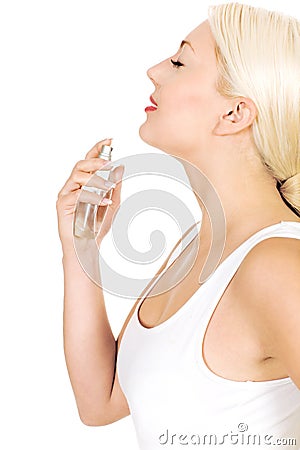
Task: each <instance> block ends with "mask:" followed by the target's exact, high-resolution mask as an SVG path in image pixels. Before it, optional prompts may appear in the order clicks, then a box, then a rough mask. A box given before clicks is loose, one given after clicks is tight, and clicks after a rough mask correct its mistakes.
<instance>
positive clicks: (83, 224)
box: [73, 145, 113, 239]
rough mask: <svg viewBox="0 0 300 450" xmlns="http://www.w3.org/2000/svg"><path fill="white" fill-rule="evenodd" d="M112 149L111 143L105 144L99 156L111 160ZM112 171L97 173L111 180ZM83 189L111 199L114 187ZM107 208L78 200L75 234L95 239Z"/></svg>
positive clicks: (86, 187) (88, 187)
mask: <svg viewBox="0 0 300 450" xmlns="http://www.w3.org/2000/svg"><path fill="white" fill-rule="evenodd" d="M112 150H113V149H112V147H110V146H109V145H103V146H102V148H101V151H100V153H99V156H98V157H99V158H102V159H105V160H107V161H111V152H112ZM111 172H112V169H110V170H108V169H106V170H102V169H100V170H97V172H96V174H97V175H99V176H101V178H104V179H105V180H110V174H111ZM82 189H84V190H86V191H90V192H96V193H97V194H99V195H102V196H103V198H104V197H106V198H109V199H110V198H111V195H112V189H110V190H102V189H99V188H96V187H90V186H83V187H82ZM106 210H107V206H105V205H103V206H99V205H93V204H90V203H83V202H80V201H78V203H77V206H76V209H75V215H74V227H73V234H74V236H76V237H78V238H87V239H95V237H96V235H97V233H98V231H99V230H98V228H99V225H100V224H101V222H102V220H103V218H104V215H105V212H106Z"/></svg>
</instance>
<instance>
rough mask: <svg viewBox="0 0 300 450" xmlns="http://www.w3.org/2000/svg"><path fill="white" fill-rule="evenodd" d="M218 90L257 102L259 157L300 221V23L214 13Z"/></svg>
mask: <svg viewBox="0 0 300 450" xmlns="http://www.w3.org/2000/svg"><path fill="white" fill-rule="evenodd" d="M208 20H209V24H210V28H211V31H212V33H213V36H214V38H215V41H216V56H217V64H218V69H219V72H220V78H219V82H218V90H219V92H220V94H221V95H224V96H227V97H232V98H234V97H240V96H242V97H248V98H251V99H252V100H253V101H254V103H255V105H256V107H257V112H258V113H257V117H256V119H255V122H254V123H253V137H254V141H255V144H256V147H257V149H258V153H259V156H260V158H261V160H262V162H263V163H264V165H265V167H266V168H267V170H268V172H269V173H270V174H271V175H272V176H273V177H274V178H275V179H276V180H277V187H278V189H279V191H280V194H281V196H282V198H283V200H284V201H285V202H287V204H288V206H289V207H291V209H292V210H293V211H294V212H295V213H296V214H298V215H300V22H299V21H297V20H296V19H295V18H293V17H289V16H286V15H284V14H281V13H279V12H274V11H267V10H265V9H263V8H255V7H252V6H248V5H241V4H239V3H228V4H224V5H216V6H210V7H209V14H208Z"/></svg>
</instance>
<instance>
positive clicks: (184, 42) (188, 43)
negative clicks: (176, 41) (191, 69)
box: [180, 40, 195, 53]
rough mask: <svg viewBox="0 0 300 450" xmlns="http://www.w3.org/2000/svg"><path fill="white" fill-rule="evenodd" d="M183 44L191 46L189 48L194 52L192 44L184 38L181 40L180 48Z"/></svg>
mask: <svg viewBox="0 0 300 450" xmlns="http://www.w3.org/2000/svg"><path fill="white" fill-rule="evenodd" d="M185 44H186V45H189V46H190V47H191V49H192V50H193V52H194V53H195V50H194V49H193V47H192V44H191V43H190V42H189V41H185V40H183V41H181V44H180V48H182V47H183V46H184V45H185Z"/></svg>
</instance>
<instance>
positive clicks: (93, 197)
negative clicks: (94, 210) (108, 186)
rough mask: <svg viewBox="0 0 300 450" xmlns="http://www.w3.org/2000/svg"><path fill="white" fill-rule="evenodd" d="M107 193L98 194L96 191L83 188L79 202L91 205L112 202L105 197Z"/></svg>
mask: <svg viewBox="0 0 300 450" xmlns="http://www.w3.org/2000/svg"><path fill="white" fill-rule="evenodd" d="M104 195H105V193H102V194H100V195H99V194H97V193H96V192H90V191H86V190H81V191H80V195H79V198H78V202H82V203H90V204H91V205H100V204H105V205H108V204H112V201H111V200H110V199H107V198H106V199H105V197H104Z"/></svg>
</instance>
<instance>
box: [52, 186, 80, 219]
mask: <svg viewBox="0 0 300 450" xmlns="http://www.w3.org/2000/svg"><path fill="white" fill-rule="evenodd" d="M79 195H80V190H77V191H75V192H70V193H68V194H67V195H64V196H61V197H59V198H58V199H57V202H56V208H57V211H58V212H62V213H63V214H66V213H68V214H70V213H72V212H74V208H75V206H76V204H77V201H78V198H79Z"/></svg>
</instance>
